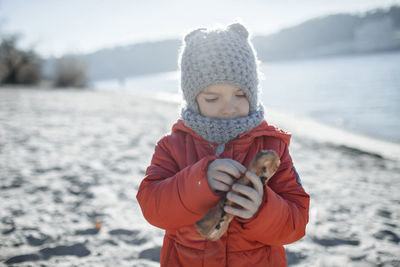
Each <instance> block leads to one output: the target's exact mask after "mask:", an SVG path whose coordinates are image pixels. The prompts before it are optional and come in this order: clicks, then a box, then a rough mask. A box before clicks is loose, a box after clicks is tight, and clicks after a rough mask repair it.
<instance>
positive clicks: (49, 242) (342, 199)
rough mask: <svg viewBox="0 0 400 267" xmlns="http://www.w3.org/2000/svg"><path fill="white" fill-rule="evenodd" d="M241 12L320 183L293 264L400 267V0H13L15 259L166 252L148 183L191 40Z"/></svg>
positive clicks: (5, 91) (314, 181) (7, 198)
mask: <svg viewBox="0 0 400 267" xmlns="http://www.w3.org/2000/svg"><path fill="white" fill-rule="evenodd" d="M235 21H240V22H242V23H243V24H244V25H245V26H246V27H247V29H248V30H249V31H250V33H251V40H252V42H253V44H254V47H255V49H256V50H257V55H258V58H259V59H260V61H261V64H260V70H261V72H262V73H263V79H262V80H261V82H260V87H261V89H262V96H261V100H262V102H263V104H264V106H265V109H266V120H267V121H268V122H269V123H271V124H275V125H277V126H279V127H281V128H283V129H285V130H287V131H289V132H291V133H292V134H293V138H292V144H291V146H290V149H291V156H292V158H293V160H294V163H295V165H296V169H297V170H298V171H299V173H300V176H301V177H302V180H303V185H304V187H305V188H306V190H307V191H308V192H309V193H310V195H311V200H312V202H311V204H312V205H311V209H310V223H309V225H308V227H307V232H308V234H307V236H306V237H305V238H303V239H302V240H301V241H300V242H297V243H295V244H293V245H289V246H287V257H288V262H289V266H292V265H296V266H400V258H399V256H398V255H400V251H399V248H398V244H399V242H400V230H399V229H400V226H399V225H398V222H399V221H400V209H399V207H400V206H399V204H400V202H399V188H400V176H399V175H400V163H399V162H400V0H337V1H321V0H307V1H306V0H304V1H303V0H301V1H300V0H287V1H272V0H249V1H244V0H241V1H240V0H221V1H218V0H203V1H183V0H171V1H151V0H150V1H128V0H114V1H99V0H68V1H61V0H32V1H25V0H0V262H4V263H6V264H22V265H21V266H32V264H33V265H35V264H37V265H40V264H42V265H47V264H49V265H51V266H55V265H57V264H62V265H63V266H67V265H71V266H72V265H76V266H115V265H120V266H157V261H158V260H159V252H160V246H161V244H162V238H163V231H161V230H160V229H157V228H155V227H152V226H150V225H149V224H148V223H147V222H146V221H145V220H144V218H143V216H142V215H141V211H140V207H139V206H138V204H137V202H136V198H135V195H136V192H137V189H138V186H139V183H140V181H141V179H142V178H143V176H144V174H145V171H146V167H147V166H148V164H149V162H150V159H151V155H152V154H153V152H154V145H155V143H156V142H157V140H158V139H159V138H160V137H161V136H163V135H164V134H165V133H167V132H168V131H170V129H171V125H172V124H173V122H174V121H176V119H177V118H178V116H179V102H180V100H181V95H180V92H179V86H180V85H179V70H178V65H177V62H178V61H177V57H178V52H179V49H180V46H181V40H182V37H183V36H184V35H185V34H186V33H188V32H189V31H191V30H193V29H196V28H199V27H212V26H215V25H217V24H221V25H227V24H230V23H233V22H235ZM0 264H1V263H0ZM24 264H25V265H24Z"/></svg>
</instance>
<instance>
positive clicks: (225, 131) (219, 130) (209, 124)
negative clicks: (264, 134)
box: [181, 105, 264, 144]
mask: <svg viewBox="0 0 400 267" xmlns="http://www.w3.org/2000/svg"><path fill="white" fill-rule="evenodd" d="M181 116H182V119H183V122H184V123H185V125H186V126H188V127H189V128H191V129H192V130H194V131H195V132H196V133H198V134H199V135H201V136H202V137H203V138H204V139H206V140H207V141H209V142H212V143H218V144H225V143H227V142H229V141H231V140H233V139H235V138H236V137H237V136H238V135H240V134H243V133H245V132H247V131H249V130H251V129H253V128H254V127H256V126H258V125H259V124H260V123H261V122H262V121H263V119H264V107H263V106H262V105H259V106H258V107H257V110H256V111H253V112H251V113H250V114H249V115H248V116H245V117H240V118H235V119H213V118H209V117H205V116H202V115H200V114H199V113H197V112H193V111H191V110H190V109H188V108H183V109H182V110H181Z"/></svg>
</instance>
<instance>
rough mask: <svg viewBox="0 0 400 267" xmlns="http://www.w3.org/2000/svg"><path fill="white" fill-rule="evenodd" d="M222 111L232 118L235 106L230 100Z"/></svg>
mask: <svg viewBox="0 0 400 267" xmlns="http://www.w3.org/2000/svg"><path fill="white" fill-rule="evenodd" d="M221 113H222V115H223V116H224V117H226V118H230V117H232V116H233V115H234V114H235V106H234V105H233V103H231V102H230V101H226V102H225V103H224V104H223V106H222V109H221Z"/></svg>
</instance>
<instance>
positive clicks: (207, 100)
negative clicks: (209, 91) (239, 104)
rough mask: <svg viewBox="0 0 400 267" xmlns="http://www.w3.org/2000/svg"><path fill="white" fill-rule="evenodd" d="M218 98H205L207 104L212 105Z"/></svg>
mask: <svg viewBox="0 0 400 267" xmlns="http://www.w3.org/2000/svg"><path fill="white" fill-rule="evenodd" d="M217 99H218V98H205V100H206V102H208V103H211V102H215V101H217Z"/></svg>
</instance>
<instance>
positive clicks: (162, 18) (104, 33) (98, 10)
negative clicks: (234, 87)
mask: <svg viewBox="0 0 400 267" xmlns="http://www.w3.org/2000/svg"><path fill="white" fill-rule="evenodd" d="M394 4H397V5H400V0H335V1H329V0H201V1H190V0H186V1H185V0H168V1H167V0H164V1H161V0H146V1H143V0H108V1H105V0H0V34H10V33H18V34H19V36H20V40H19V46H20V47H21V48H32V49H34V51H36V52H37V53H39V54H40V55H41V56H43V57H50V56H56V57H58V56H62V55H64V54H70V53H75V54H76V53H78V54H80V53H91V52H94V51H97V50H100V49H104V48H112V47H115V46H123V45H130V44H134V43H140V42H146V41H158V40H163V39H176V38H182V37H183V36H184V34H185V33H187V32H189V31H190V30H193V29H196V28H199V27H211V26H215V25H216V24H222V25H227V24H230V23H233V22H235V21H236V20H239V21H241V22H242V23H243V24H244V25H245V26H246V27H247V28H248V30H249V31H250V33H251V34H252V35H253V36H254V35H267V34H270V33H274V32H277V31H279V30H281V29H283V28H286V27H290V26H294V25H296V24H299V23H301V22H303V21H306V20H308V19H311V18H315V17H321V16H326V15H330V14H335V13H352V14H355V13H362V12H365V11H367V10H371V9H375V8H387V7H389V6H391V5H394Z"/></svg>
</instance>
